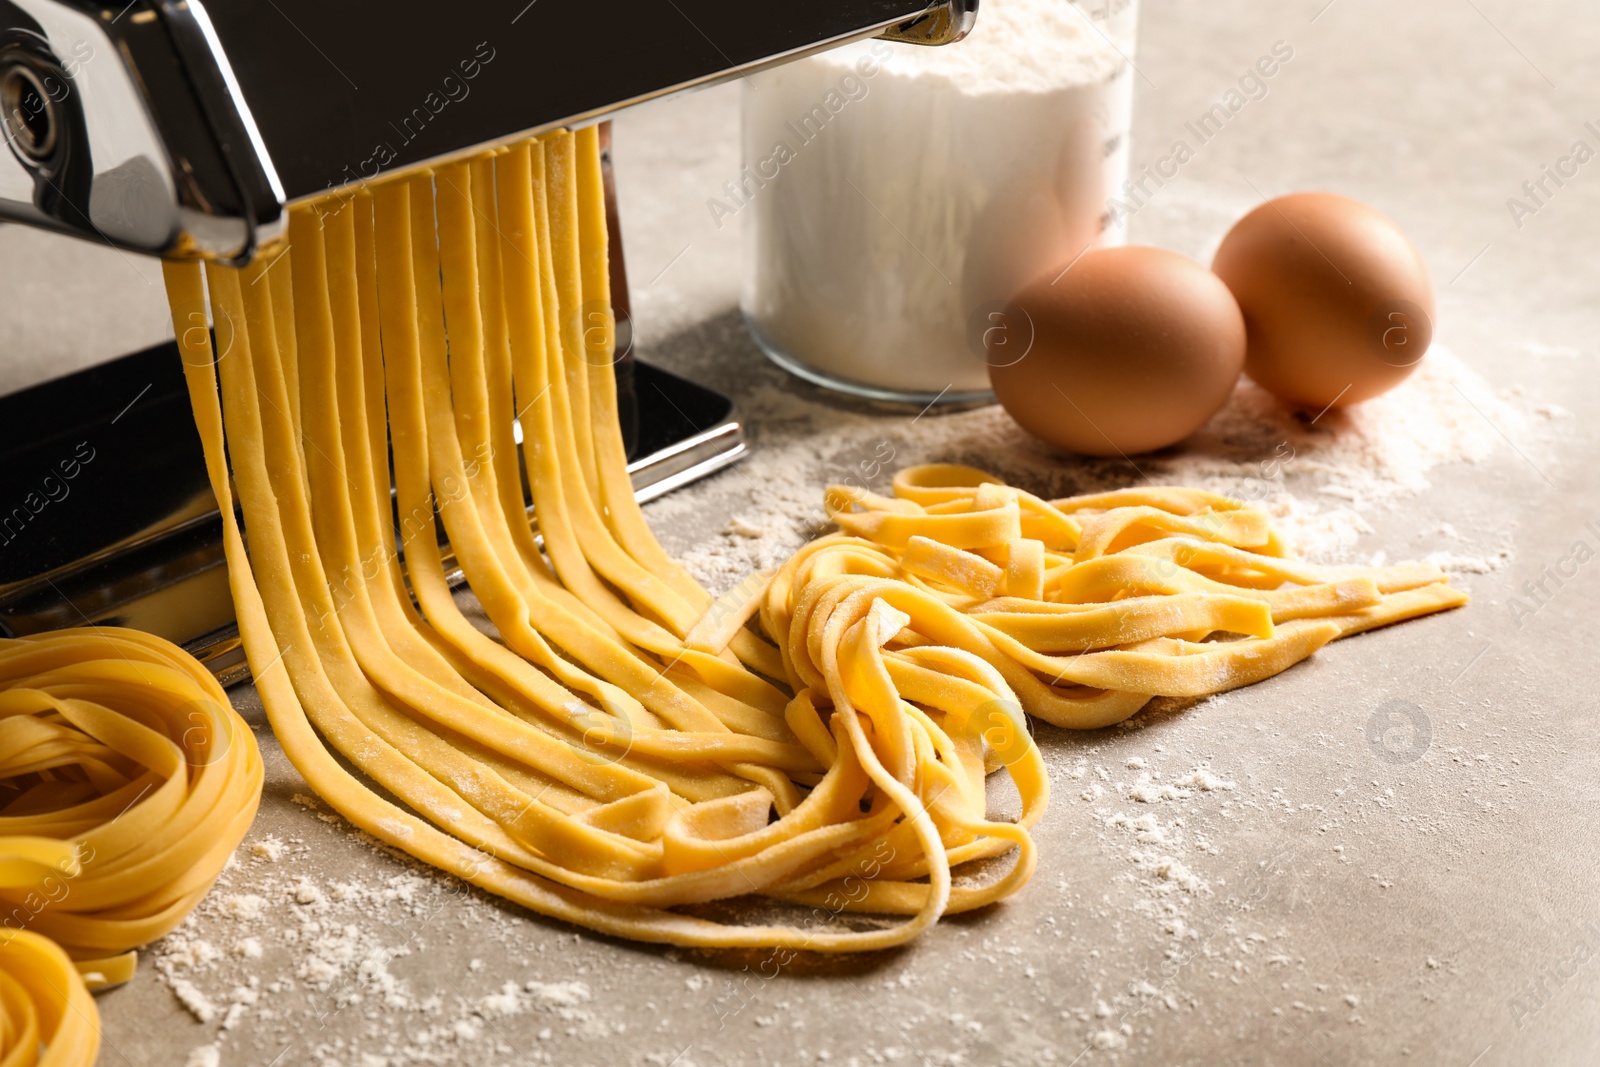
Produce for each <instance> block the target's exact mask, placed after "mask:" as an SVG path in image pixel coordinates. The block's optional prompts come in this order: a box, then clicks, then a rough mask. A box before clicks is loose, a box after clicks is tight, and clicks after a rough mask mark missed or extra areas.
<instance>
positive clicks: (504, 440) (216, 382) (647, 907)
mask: <svg viewBox="0 0 1600 1067" xmlns="http://www.w3.org/2000/svg"><path fill="white" fill-rule="evenodd" d="M599 168H600V160H599V147H598V141H597V137H596V134H595V131H594V130H592V129H588V130H582V131H579V132H577V133H566V132H562V133H556V134H552V135H549V136H547V137H542V138H539V139H536V140H533V141H528V142H523V143H520V144H516V145H513V146H511V147H510V148H508V149H505V150H501V151H497V152H494V153H488V154H485V155H482V156H479V157H477V158H475V159H473V160H469V161H467V162H465V163H460V164H455V165H451V166H446V167H441V168H439V169H438V170H436V171H434V172H432V173H429V174H422V175H418V176H411V177H406V178H401V179H395V180H390V181H386V182H382V183H379V184H378V185H376V186H374V187H373V188H371V189H370V190H362V191H358V192H354V193H346V194H341V195H340V196H338V197H335V198H330V199H328V200H325V201H322V202H320V203H317V204H312V205H308V206H302V207H297V208H295V209H294V210H293V211H292V212H291V222H290V241H289V249H288V251H287V252H286V253H285V254H283V255H281V256H277V257H275V258H272V259H270V260H267V261H264V262H263V263H260V264H257V265H255V266H252V267H249V268H245V269H243V270H236V269H233V268H229V267H222V266H215V265H212V266H208V267H207V268H206V269H205V271H204V273H202V271H201V269H200V268H199V267H197V266H195V265H192V264H180V263H168V264H167V265H166V268H165V270H166V278H167V286H168V291H169V296H170V299H171V300H172V303H173V306H174V308H175V309H182V308H188V307H194V306H200V305H201V303H202V302H203V301H206V300H209V303H210V306H211V309H212V317H213V320H214V321H216V322H217V323H218V324H219V325H220V324H223V323H227V324H228V325H229V327H230V328H229V329H227V330H223V329H219V330H218V331H217V335H218V337H224V336H226V337H227V338H229V343H228V344H227V347H226V348H225V350H218V349H217V348H216V347H215V345H214V344H213V340H212V338H211V337H210V336H208V335H207V334H206V333H205V331H200V330H189V331H186V332H182V333H180V344H181V346H182V348H183V351H184V362H185V371H186V374H187V377H188V381H189V386H190V392H191V396H192V399H193V403H194V408H195V418H196V423H197V425H198V426H199V428H200V431H201V437H202V439H203V441H204V444H205V450H206V459H207V465H208V470H209V473H210V477H211V482H212V486H213V489H214V490H215V492H216V494H217V498H218V502H219V504H220V505H221V512H222V516H223V521H224V528H225V529H224V533H225V547H226V550H227V554H228V561H229V576H230V581H231V583H232V587H233V592H234V599H235V605H236V608H237V612H238V617H239V622H240V629H241V632H242V634H243V638H244V643H245V649H246V652H247V654H248V656H249V659H250V662H251V664H252V666H253V667H254V668H255V671H256V681H257V685H258V687H259V689H260V692H261V694H262V699H263V703H264V705H265V707H266V711H267V715H268V717H269V719H270V720H271V722H272V725H273V728H274V730H275V731H276V733H277V735H278V737H279V739H280V740H281V741H282V743H283V746H284V750H285V752H286V753H287V755H288V756H289V758H290V760H291V761H292V762H293V763H294V764H295V766H296V767H297V768H298V769H299V771H300V772H301V774H303V775H304V776H305V778H306V779H307V781H308V782H309V783H310V785H311V787H312V788H313V789H315V790H316V791H317V792H318V793H319V794H320V795H322V797H323V798H324V799H326V800H327V801H328V802H329V803H330V804H331V805H332V806H333V807H334V808H335V809H336V810H338V811H339V812H341V813H342V814H343V815H344V816H345V817H346V818H347V819H349V820H350V821H351V822H352V823H353V824H354V825H356V826H358V827H360V828H361V829H363V830H365V831H367V832H368V833H371V834H372V835H374V836H375V837H377V838H379V839H381V840H383V841H385V842H387V843H389V844H391V845H394V846H395V847H397V848H400V849H403V850H405V851H406V852H408V853H410V854H411V855H413V856H415V857H417V858H419V859H421V860H423V861H425V862H428V863H432V864H434V865H436V866H438V867H440V868H442V869H444V870H446V871H449V872H451V873H453V874H456V875H458V876H460V877H462V878H464V879H467V880H468V881H471V882H473V883H474V884H476V885H479V886H481V887H483V888H485V889H487V890H489V891H491V892H495V893H498V894H500V895H502V896H504V897H507V898H509V899H511V900H514V901H517V902H519V903H522V904H523V905H525V906H527V907H528V908H530V909H532V910H534V911H537V912H540V913H542V914H545V915H549V916H552V917H555V918H559V919H563V920H566V921H569V922H573V923H577V924H579V925H583V926H587V927H589V928H591V929H595V930H600V931H603V932H606V933H610V934H615V935H618V936H623V937H630V938H637V939H641V940H649V941H660V942H670V943H674V944H682V945H697V946H706V947H738V946H775V947H784V948H795V949H800V948H809V949H814V950H819V951H852V950H867V949H874V948H881V947H885V946H889V945H894V944H900V943H903V942H905V941H907V940H909V939H911V938H913V937H915V936H916V935H917V934H919V933H920V932H921V931H922V930H924V929H926V928H927V927H928V926H929V925H930V924H931V923H933V922H934V921H936V920H937V919H938V918H939V916H940V915H943V914H948V913H950V912H952V911H960V910H968V909H972V908H977V907H982V906H984V905H986V904H990V903H992V902H994V901H996V900H999V899H1001V898H1003V897H1005V896H1007V895H1008V894H1010V893H1012V892H1014V891H1016V889H1018V888H1019V887H1020V886H1021V885H1023V884H1024V883H1025V882H1026V881H1027V879H1028V878H1029V876H1030V875H1031V873H1032V871H1033V868H1034V864H1035V849H1034V843H1033V840H1032V838H1031V836H1030V834H1029V828H1030V827H1031V826H1033V825H1035V824H1036V822H1037V820H1038V819H1039V818H1040V817H1041V816H1042V815H1043V813H1044V811H1045V808H1046V806H1047V803H1048V797H1049V782H1048V776H1047V775H1046V773H1045V770H1044V765H1043V761H1042V759H1041V757H1040V754H1039V752H1038V749H1037V747H1036V746H1035V745H1034V743H1033V741H1032V738H1031V737H1030V736H1029V733H1028V728H1027V719H1026V714H1029V713H1031V714H1033V715H1036V716H1038V717H1040V718H1043V719H1045V720H1047V721H1050V722H1055V723H1060V724H1064V725H1070V726H1079V727H1087V726H1097V725H1104V724H1107V723H1110V722H1115V721H1118V720H1120V719H1123V718H1126V717H1127V716H1128V715H1131V714H1133V713H1134V712H1135V711H1136V710H1137V709H1138V708H1139V707H1141V706H1142V705H1143V704H1144V703H1145V702H1146V701H1148V700H1149V699H1150V697H1151V696H1152V695H1155V694H1163V693H1165V694H1172V695H1192V694H1197V693H1201V692H1212V691H1216V690H1217V689H1221V688H1227V687H1228V686H1231V685H1240V684H1245V683H1247V682H1249V681H1254V680H1256V679H1257V678H1260V677H1264V676H1265V675H1266V674H1269V673H1273V672H1275V671H1277V670H1281V669H1282V668H1283V667H1285V666H1287V665H1288V664H1289V663H1292V662H1294V661H1296V660H1298V659H1301V658H1303V657H1304V656H1306V655H1309V654H1310V652H1311V651H1313V650H1314V649H1315V648H1316V647H1318V646H1320V645H1321V644H1323V643H1325V642H1326V641H1328V640H1331V639H1332V638H1333V637H1334V636H1337V635H1338V634H1339V633H1341V632H1344V631H1345V630H1347V629H1355V628H1360V627H1364V626H1371V625H1378V624H1380V623H1381V621H1383V620H1385V619H1387V618H1390V617H1391V616H1393V617H1398V615H1397V614H1396V613H1399V614H1404V613H1405V612H1412V613H1415V612H1418V611H1422V610H1434V609H1436V608H1437V607H1442V606H1446V604H1447V603H1448V602H1450V601H1451V596H1452V594H1451V593H1445V592H1441V591H1440V590H1445V589H1448V587H1446V586H1443V585H1442V583H1441V582H1440V581H1438V580H1437V579H1436V578H1435V579H1431V580H1429V581H1427V582H1423V583H1422V584H1421V587H1420V588H1421V589H1422V590H1427V591H1429V592H1427V593H1426V595H1425V596H1423V598H1422V599H1416V598H1415V597H1414V598H1413V600H1411V601H1406V602H1404V603H1402V602H1401V601H1398V600H1394V599H1393V596H1412V595H1413V594H1414V593H1417V592H1418V588H1419V587H1418V585H1417V583H1416V582H1415V581H1414V580H1413V579H1415V578H1417V577H1418V576H1417V575H1411V576H1409V577H1407V578H1405V579H1404V580H1402V581H1400V582H1399V584H1400V585H1401V586H1404V588H1405V590H1406V591H1405V592H1403V593H1400V592H1397V593H1395V594H1393V595H1392V596H1391V595H1390V594H1388V593H1386V592H1383V591H1381V590H1382V589H1383V584H1382V582H1381V581H1380V578H1379V577H1375V576H1376V575H1380V572H1371V573H1368V572H1362V573H1346V574H1341V575H1340V577H1338V578H1337V579H1332V578H1328V577H1326V576H1324V575H1322V574H1321V573H1320V572H1316V571H1314V570H1313V569H1308V568H1307V567H1306V566H1305V565H1303V564H1297V563H1294V562H1293V561H1289V560H1287V559H1285V558H1283V551H1282V549H1281V545H1280V543H1279V542H1278V541H1277V540H1276V538H1275V535H1274V534H1273V533H1272V531H1271V529H1270V527H1269V526H1268V524H1267V523H1266V521H1265V518H1264V516H1262V515H1261V514H1260V513H1258V512H1256V511H1253V510H1250V509H1247V508H1244V507H1242V506H1240V505H1237V504H1235V503H1234V502H1231V501H1227V500H1225V499H1224V498H1221V497H1214V496H1211V495H1208V494H1198V493H1193V492H1190V491H1185V490H1149V491H1140V492H1139V493H1137V494H1123V495H1117V494H1103V495H1101V496H1100V497H1095V498H1080V499H1078V500H1075V501H1065V502H1062V501H1057V502H1050V501H1046V500H1043V499H1041V498H1038V497H1035V496H1032V495H1030V494H1028V493H1025V492H1022V491H1020V490H1018V489H1016V488H1013V487H1010V486H1006V485H1004V484H1002V483H1000V482H999V481H998V480H997V479H994V478H992V477H990V476H987V475H983V474H982V473H981V472H976V471H972V470H971V469H969V468H961V467H954V466H937V467H922V468H913V469H911V470H909V471H903V472H901V474H900V475H899V476H898V477H897V478H896V481H895V495H894V496H891V497H883V496H877V495H874V494H871V493H865V492H859V491H852V490H844V489H839V488H835V489H831V490H829V491H828V493H827V496H826V498H825V499H826V505H827V507H828V509H829V512H830V514H831V515H832V516H833V517H834V518H835V520H836V521H837V523H838V525H839V527H840V530H841V532H840V533H838V534H833V535H829V536H827V537H824V538H821V539H819V540H818V541H816V542H813V543H812V544H810V545H807V546H806V547H805V548H803V549H802V550H801V551H800V552H798V553H797V554H796V555H795V556H794V557H793V558H792V559H791V560H790V561H789V562H788V563H787V564H785V565H784V566H783V567H782V568H780V569H779V570H778V571H776V572H774V573H773V574H771V575H763V576H760V577H758V578H755V579H753V580H751V581H750V582H747V583H745V584H743V585H741V586H740V587H739V588H738V589H736V590H733V591H732V592H730V593H729V594H727V595H725V596H724V597H721V598H718V599H715V600H714V599H713V598H712V597H711V596H710V595H709V594H708V593H707V592H706V591H705V590H704V589H702V588H701V587H700V586H699V585H698V584H696V583H695V582H694V581H693V580H692V579H691V578H690V577H689V576H688V575H687V574H686V573H685V572H684V571H683V570H682V569H681V568H680V567H679V566H678V565H677V564H675V563H674V562H673V561H672V560H670V559H669V558H668V557H667V555H666V554H665V553H664V552H663V551H662V550H661V548H660V546H659V545H658V544H657V543H656V541H655V540H654V538H653V537H652V535H651V534H650V531H649V529H648V527H647V526H646V525H645V523H644V520H643V516H642V514H641V513H640V511H639V509H638V507H637V505H636V504H635V502H634V500H633V495H632V488H631V485H630V483H629V480H628V475H627V469H626V457H625V455H624V452H623V447H622V438H621V433H620V430H619V427H618V421H617V414H616V386H615V380H614V371H613V367H612V360H613V356H614V353H613V349H612V336H611V331H612V321H611V309H610V291H609V288H608V281H607V279H608V276H609V275H608V271H607V264H606V258H605V256H606V252H605V250H606V246H607V241H606V231H605V214H604V202H603V196H602V191H601V181H600V169H599ZM264 276H270V281H265V282H264V283H263V281H264ZM175 314H176V311H175ZM518 428H520V431H521V439H520V447H519V444H518V439H517V437H516V433H517V429H518ZM391 456H392V461H391ZM230 459H231V478H230V469H229V462H228V461H229V460H230ZM524 480H525V481H526V485H527V489H528V492H529V494H530V495H531V498H532V504H533V512H534V514H535V516H536V520H537V528H538V536H537V537H536V536H535V534H534V530H533V528H532V526H530V522H529V517H528V513H527V510H526V506H525V497H524ZM391 485H392V486H393V491H394V496H393V502H392V503H391V496H390V487H391ZM235 491H237V494H238V495H237V502H238V504H239V507H240V510H241V511H242V514H243V527H244V528H245V529H248V531H249V550H248V552H247V551H246V548H245V541H244V533H243V529H241V526H240V524H239V522H238V521H237V519H236V517H235V509H234V504H235V496H234V493H235ZM440 526H442V528H443V531H444V533H445V534H446V535H447V539H448V542H449V545H450V549H451V552H452V553H453V557H454V561H455V563H456V565H458V566H459V567H460V568H461V571H462V573H463V574H464V575H465V577H466V578H467V581H468V583H469V584H470V586H471V588H472V590H473V592H474V594H475V595H476V598H477V603H478V605H479V606H480V607H481V609H482V618H481V619H475V618H474V617H473V616H472V615H470V614H468V613H467V612H466V611H464V610H463V609H462V607H461V606H460V605H459V604H458V603H457V601H456V599H455V598H454V596H453V595H452V593H451V590H450V583H449V580H448V575H447V570H446V563H445V559H444V556H443V552H442V550H441V548H440V543H439V536H438V532H439V531H438V528H439V527H440ZM1180 542H1181V543H1182V544H1184V545H1192V546H1196V547H1194V548H1192V549H1185V550H1183V551H1180V550H1179V549H1178V548H1176V547H1173V546H1175V545H1177V544H1178V543H1180ZM1163 545H1165V546H1168V547H1169V549H1170V551H1168V552H1167V554H1166V555H1162V554H1161V546H1163ZM1213 547H1214V548H1216V549H1218V550H1219V551H1221V552H1223V553H1224V554H1223V555H1206V554H1205V552H1206V551H1209V550H1210V549H1211V548H1213ZM1185 552H1187V553H1188V554H1184V553H1185ZM1226 553H1235V555H1227V554H1226ZM1261 560H1269V561H1270V562H1269V563H1262V562H1261ZM1108 561H1109V562H1108ZM1084 568H1086V570H1084V572H1083V573H1085V574H1086V575H1087V577H1088V578H1089V579H1092V580H1079V579H1077V578H1075V577H1074V576H1075V574H1076V573H1078V572H1079V571H1080V569H1084ZM1097 568H1098V570H1096V569H1097ZM1118 568H1121V569H1118ZM1274 568H1275V569H1274ZM1101 572H1104V573H1101ZM1129 575H1131V576H1132V578H1130V579H1129V581H1128V582H1127V583H1126V584H1124V585H1121V586H1118V585H1117V584H1116V582H1117V580H1118V579H1119V576H1120V577H1127V576H1129ZM1239 576H1243V578H1240V577H1239ZM1236 579H1238V580H1236ZM1391 584H1393V583H1391ZM1124 594H1126V595H1124ZM1429 598H1431V599H1429ZM1386 613H1387V614H1386ZM483 619H486V620H487V622H488V623H489V624H491V625H492V627H493V630H494V632H495V636H491V635H490V634H489V633H487V632H485V629H486V628H485V627H484V626H483V625H482V621H483ZM1280 624H1281V625H1280ZM1220 637H1229V638H1231V639H1228V640H1218V639H1217V638H1220ZM1208 638H1211V639H1209V640H1208ZM1002 769H1004V770H1005V771H1006V772H1008V773H1009V774H1010V776H1011V777H1012V779H1013V781H1014V783H1015V785H1016V789H1017V793H1018V797H1019V799H1020V807H1019V810H1018V811H1017V812H1016V814H1015V816H1014V818H1011V819H995V818H991V817H990V815H989V813H988V804H987V797H986V786H985V783H986V779H987V776H988V775H989V774H992V773H996V772H998V771H1000V770H1002ZM369 782H370V783H373V784H375V785H378V786H381V787H382V789H383V790H384V791H385V792H386V793H387V794H388V797H384V796H380V795H379V794H378V793H377V792H376V791H374V790H373V789H372V788H371V787H370V786H369V784H368V783H369ZM389 798H393V799H389ZM1008 853H1009V854H1010V855H1011V856H1012V862H1011V864H1010V866H1009V867H1007V868H1006V869H1005V870H1004V871H1003V872H1002V873H1000V874H998V875H997V876H994V877H993V878H992V880H990V881H988V882H987V883H984V884H979V885H959V884H957V883H956V880H955V879H954V878H953V877H952V873H951V872H952V868H953V867H954V866H956V865H959V864H962V863H966V862H969V861H972V860H977V859H983V858H987V857H995V856H1001V855H1005V854H1008ZM752 894H761V895H766V896H769V897H774V898H778V899H781V900H786V901H790V902H793V903H795V904H797V905H800V906H802V907H803V908H806V909H808V910H807V911H806V912H803V913H802V914H801V915H800V916H799V918H798V919H796V920H795V921H792V922H789V923H782V922H774V923H755V924H740V923H733V922H718V921H713V920H711V919H708V918H703V917H699V916H695V915H690V914H686V913H685V912H683V911H680V910H674V909H677V908H679V907H680V906H682V905H687V904H704V903H707V902H710V901H716V900H725V899H728V898H733V897H739V896H747V895H752ZM845 911H850V912H869V913H879V914H884V915H896V916H902V917H904V921H902V922H900V923H898V924H895V925H882V926H873V927H868V928H855V927H854V926H852V925H847V924H843V923H836V922H835V921H834V920H835V919H836V917H837V916H838V915H839V914H840V913H841V912H845Z"/></svg>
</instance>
